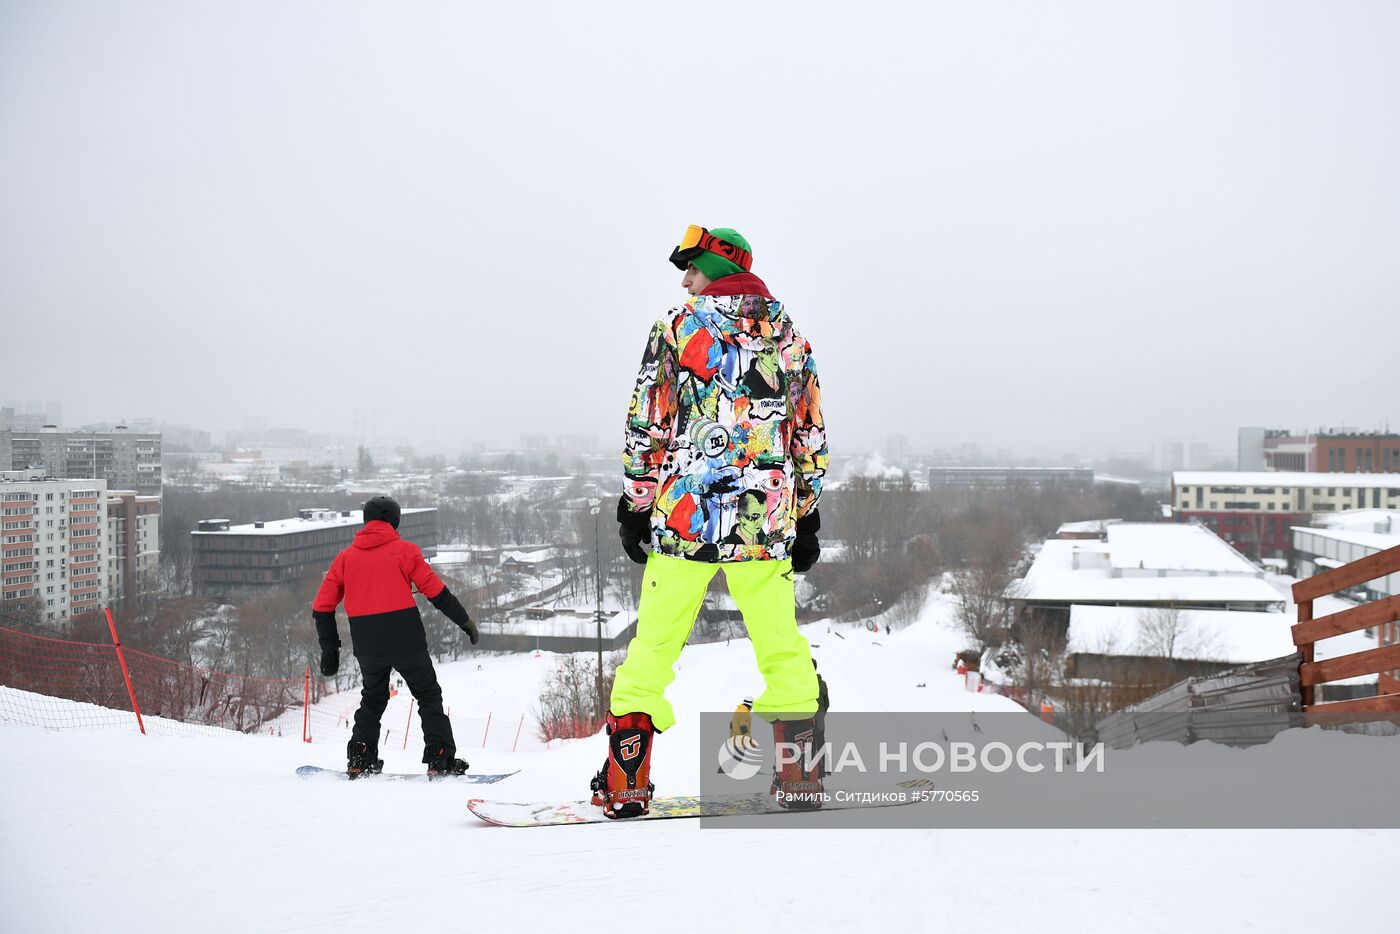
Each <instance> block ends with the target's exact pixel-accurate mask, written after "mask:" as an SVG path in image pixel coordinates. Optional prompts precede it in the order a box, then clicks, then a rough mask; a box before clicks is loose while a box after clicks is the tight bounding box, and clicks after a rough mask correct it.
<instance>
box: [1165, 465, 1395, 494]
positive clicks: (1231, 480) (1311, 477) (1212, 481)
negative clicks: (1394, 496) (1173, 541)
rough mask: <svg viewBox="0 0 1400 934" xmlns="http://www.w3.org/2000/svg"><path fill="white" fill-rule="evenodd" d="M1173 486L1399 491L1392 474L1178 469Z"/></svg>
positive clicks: (1174, 475) (1173, 475)
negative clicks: (1362, 488)
mask: <svg viewBox="0 0 1400 934" xmlns="http://www.w3.org/2000/svg"><path fill="white" fill-rule="evenodd" d="M1172 484H1173V485H1174V486H1179V487H1180V486H1273V487H1280V486H1287V487H1300V486H1301V487H1308V488H1316V487H1350V488H1353V489H1354V488H1356V487H1365V488H1366V489H1371V488H1372V487H1380V488H1381V489H1400V474H1395V473H1304V472H1302V471H1276V472H1274V471H1262V470H1258V471H1256V470H1178V471H1175V472H1174V473H1173V474H1172Z"/></svg>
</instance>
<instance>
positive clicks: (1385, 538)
mask: <svg viewBox="0 0 1400 934" xmlns="http://www.w3.org/2000/svg"><path fill="white" fill-rule="evenodd" d="M1292 528H1293V531H1295V532H1307V533H1309V534H1311V535H1316V536H1317V537H1318V538H1328V539H1331V540H1333V541H1337V542H1347V543H1348V544H1351V545H1360V546H1361V547H1362V548H1374V549H1376V550H1377V551H1385V550H1386V549H1387V548H1394V547H1395V546H1396V545H1400V531H1397V532H1396V533H1395V534H1393V535H1387V534H1384V533H1382V532H1357V531H1352V530H1351V529H1314V528H1309V527H1307V526H1302V525H1295V526H1293V527H1292ZM1397 528H1400V526H1397Z"/></svg>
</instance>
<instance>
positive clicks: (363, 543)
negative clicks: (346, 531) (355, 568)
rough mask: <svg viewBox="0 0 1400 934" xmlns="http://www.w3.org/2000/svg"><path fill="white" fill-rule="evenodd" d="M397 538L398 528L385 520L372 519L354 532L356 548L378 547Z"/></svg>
mask: <svg viewBox="0 0 1400 934" xmlns="http://www.w3.org/2000/svg"><path fill="white" fill-rule="evenodd" d="M398 540H399V530H398V529H396V528H394V527H393V526H392V525H390V524H389V523H387V522H382V521H380V520H378V519H373V520H371V521H369V522H366V523H365V527H364V528H362V529H360V531H358V532H356V533H355V547H356V548H366V549H368V548H378V547H379V546H380V545H387V544H389V543H390V542H396V541H398Z"/></svg>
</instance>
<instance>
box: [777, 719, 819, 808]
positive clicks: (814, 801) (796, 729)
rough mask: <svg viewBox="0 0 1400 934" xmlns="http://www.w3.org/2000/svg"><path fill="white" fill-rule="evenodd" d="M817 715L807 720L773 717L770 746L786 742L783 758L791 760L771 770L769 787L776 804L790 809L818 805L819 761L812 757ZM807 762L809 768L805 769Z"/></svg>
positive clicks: (814, 748) (815, 752) (813, 755)
mask: <svg viewBox="0 0 1400 934" xmlns="http://www.w3.org/2000/svg"><path fill="white" fill-rule="evenodd" d="M818 732H819V731H818V729H817V718H816V717H812V718H811V719H809V720H774V721H773V748H774V749H775V750H776V749H778V748H779V744H786V749H785V752H784V757H785V758H792V756H791V753H792V752H795V753H796V761H795V762H784V763H783V764H782V765H781V766H778V767H776V768H774V770H773V785H772V787H771V788H770V789H769V791H770V792H771V794H772V795H773V797H774V798H775V799H776V800H777V802H778V807H782V808H787V809H789V810H793V811H815V810H817V809H819V808H820V807H821V806H822V801H823V799H824V797H825V796H824V794H823V792H822V763H821V761H820V760H818V759H816V755H817V752H818V749H819V746H818V744H817V739H816V737H817V734H818ZM809 762H810V764H811V768H810V769H809V768H806V767H805V766H807V765H808V763H809Z"/></svg>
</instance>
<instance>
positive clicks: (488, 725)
mask: <svg viewBox="0 0 1400 934" xmlns="http://www.w3.org/2000/svg"><path fill="white" fill-rule="evenodd" d="M491 714H492V711H489V710H488V711H487V712H486V732H485V733H482V734H481V748H482V749H485V748H486V737H488V736H490V735H491Z"/></svg>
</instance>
